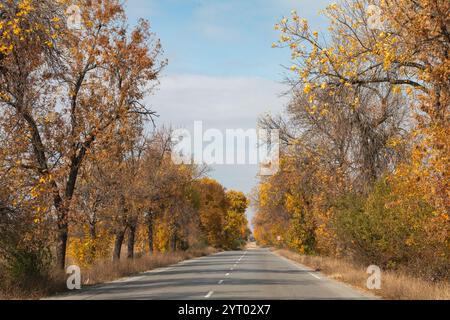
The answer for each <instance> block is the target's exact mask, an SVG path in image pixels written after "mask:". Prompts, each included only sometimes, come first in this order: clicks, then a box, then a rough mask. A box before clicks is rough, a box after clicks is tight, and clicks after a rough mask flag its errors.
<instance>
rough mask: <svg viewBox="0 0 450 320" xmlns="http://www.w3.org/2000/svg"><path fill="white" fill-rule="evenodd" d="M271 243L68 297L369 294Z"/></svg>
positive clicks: (337, 296)
mask: <svg viewBox="0 0 450 320" xmlns="http://www.w3.org/2000/svg"><path fill="white" fill-rule="evenodd" d="M370 298H371V297H370V296H367V295H364V294H363V293H361V292H359V291H357V290H355V289H353V288H350V287H349V286H347V285H344V284H341V283H338V282H336V281H333V280H329V279H327V278H325V277H324V276H323V275H321V274H320V273H317V272H314V271H311V270H309V269H307V268H305V267H303V266H301V265H298V264H297V263H295V262H292V261H290V260H287V259H285V258H282V257H280V256H278V255H276V254H274V253H272V252H270V251H269V250H268V249H259V248H258V249H249V250H246V251H230V252H221V253H218V254H215V255H212V256H208V257H202V258H197V259H193V260H188V261H185V262H181V263H179V264H177V265H174V266H171V267H168V268H162V269H158V270H153V271H150V272H145V273H142V274H140V275H138V276H136V277H131V278H124V279H121V280H118V281H115V282H111V283H107V284H104V285H99V286H95V287H90V288H89V287H88V288H86V289H84V290H80V291H77V292H76V293H72V294H68V295H65V296H60V297H58V298H57V299H67V300H73V299H75V300H79V299H82V300H85V299H86V300H110V299H114V300H130V299H131V300H142V299H164V300H166V299H167V300H184V299H193V300H202V299H235V300H242V299H256V300H259V299H370Z"/></svg>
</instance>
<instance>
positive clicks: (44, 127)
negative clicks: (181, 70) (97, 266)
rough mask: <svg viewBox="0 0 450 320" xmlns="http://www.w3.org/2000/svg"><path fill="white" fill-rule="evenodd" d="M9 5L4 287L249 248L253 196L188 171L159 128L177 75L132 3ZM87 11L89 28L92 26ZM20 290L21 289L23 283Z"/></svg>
mask: <svg viewBox="0 0 450 320" xmlns="http://www.w3.org/2000/svg"><path fill="white" fill-rule="evenodd" d="M69 5H71V2H70V1H65V0H63V1H52V0H5V1H2V2H1V4H0V141H1V144H0V279H1V281H2V283H4V282H6V281H7V280H8V279H9V280H10V281H11V282H12V283H15V284H17V285H19V284H20V283H21V281H22V282H26V281H27V280H29V279H32V278H33V277H34V276H38V277H39V276H43V275H45V274H46V273H47V272H49V271H48V270H49V269H50V268H51V267H53V266H56V267H57V268H59V269H63V268H64V267H65V265H66V264H67V262H68V261H71V262H72V261H73V262H76V263H80V264H83V265H90V264H92V263H94V262H95V261H96V260H98V259H101V258H112V259H113V261H118V260H119V259H120V258H121V256H122V255H123V254H122V252H121V251H122V247H123V245H124V244H126V247H127V251H126V252H127V256H128V258H130V259H131V258H134V256H135V255H136V253H139V254H140V255H142V254H144V253H145V254H151V253H152V252H153V251H159V252H167V251H175V250H187V249H188V248H192V247H198V246H214V247H221V248H236V247H239V246H240V245H242V242H243V241H244V240H245V239H246V237H247V235H248V230H247V221H246V218H245V210H246V208H247V206H248V200H247V199H246V197H245V196H244V194H242V193H240V192H236V191H226V190H225V189H224V188H223V187H222V186H221V185H220V184H219V183H218V182H216V181H214V180H211V179H209V178H206V177H205V168H200V167H196V166H187V165H174V164H173V163H172V161H171V157H170V153H171V148H172V147H173V143H172V141H171V139H170V137H171V132H170V130H165V129H161V130H153V132H151V133H149V132H148V130H147V128H148V125H149V123H150V124H151V123H152V122H153V121H154V120H155V117H156V116H157V114H156V112H155V110H154V109H153V108H151V107H150V106H148V105H147V104H146V101H147V100H146V98H147V97H149V96H150V95H151V94H152V93H153V92H154V90H155V88H156V86H157V85H158V79H159V76H160V74H161V71H162V70H163V68H164V67H165V66H166V65H167V61H166V60H165V59H164V58H163V57H162V56H163V51H162V48H161V44H160V41H159V39H158V38H157V37H156V35H155V34H154V33H153V32H152V31H151V28H150V24H149V22H148V21H146V20H140V21H139V22H138V23H137V25H136V26H134V27H131V26H130V25H129V23H128V21H127V17H126V14H125V11H124V7H123V5H122V4H120V3H119V2H118V1H114V0H103V1H88V0H86V1H84V0H83V1H77V8H78V9H79V16H77V17H75V18H79V19H80V22H81V24H80V26H81V27H78V28H71V27H70V25H68V18H73V16H72V15H73V14H74V12H73V10H69V11H68V8H69ZM78 9H77V12H76V13H77V14H78ZM9 280H8V281H9Z"/></svg>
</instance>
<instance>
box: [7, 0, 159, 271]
mask: <svg viewBox="0 0 450 320" xmlns="http://www.w3.org/2000/svg"><path fill="white" fill-rule="evenodd" d="M41 3H42V2H41V1H19V2H16V1H7V2H6V3H5V4H3V5H2V6H3V7H2V16H5V13H4V12H10V13H11V12H13V13H14V12H19V13H20V10H22V11H26V12H24V13H21V14H20V16H24V15H26V14H30V15H33V16H34V17H36V24H39V25H42V24H46V23H48V22H53V23H55V24H56V26H55V27H52V29H48V28H47V27H44V26H42V27H41V29H43V30H45V31H46V32H47V33H48V32H49V31H48V30H50V31H51V30H53V29H56V30H58V31H55V33H51V34H50V36H49V38H48V39H49V40H48V41H43V40H45V39H44V38H43V37H44V36H40V33H38V35H36V34H35V32H26V30H27V29H30V28H31V27H32V29H33V30H35V28H36V25H33V26H29V25H28V23H29V21H28V20H26V19H21V18H20V19H18V21H19V22H20V23H22V25H20V26H18V28H19V29H20V30H25V32H24V33H23V34H24V35H23V36H22V35H19V34H17V38H18V40H14V39H13V40H14V41H15V42H14V44H13V45H12V46H8V50H7V51H5V50H3V56H2V60H1V70H2V73H1V80H0V83H1V84H0V91H1V92H2V96H1V101H0V103H1V106H2V109H1V112H2V113H1V114H2V121H1V126H2V129H3V130H4V131H5V132H6V133H7V135H8V137H9V139H7V140H6V141H5V148H6V149H7V150H9V152H11V153H10V158H11V159H14V162H13V163H11V164H10V166H11V167H15V168H17V170H25V171H27V172H28V174H29V175H30V176H34V177H36V179H37V180H38V181H40V182H39V183H40V187H39V188H40V189H41V190H40V191H41V192H43V193H48V194H51V195H52V203H51V204H49V205H48V207H47V212H46V214H51V212H54V213H55V215H56V217H55V218H56V226H55V229H56V234H57V250H56V255H57V264H58V266H59V267H64V264H65V256H66V246H67V238H68V231H69V221H70V219H69V218H70V217H69V215H70V210H71V206H72V205H73V203H72V199H73V196H74V193H75V190H76V187H77V179H78V177H79V173H80V168H81V167H82V166H83V164H84V162H85V160H86V158H87V157H89V153H90V150H91V148H92V147H93V146H94V145H95V144H101V143H103V141H106V140H108V138H110V136H111V133H112V132H113V130H112V128H115V127H116V124H117V123H119V122H126V121H127V119H129V118H131V117H136V116H138V117H140V118H142V119H144V118H145V117H148V116H152V115H153V112H152V111H150V110H149V109H147V108H146V107H145V105H143V104H142V103H141V100H142V99H143V98H144V97H145V95H146V94H147V93H148V91H149V90H151V88H152V87H153V86H152V83H155V81H156V79H157V75H158V73H159V71H160V70H161V67H162V65H164V63H161V62H159V61H158V57H159V55H160V52H161V48H160V45H159V42H158V41H157V40H155V38H154V36H153V34H152V33H150V31H149V25H148V23H147V22H145V21H141V22H140V23H139V25H138V26H137V27H136V28H135V29H134V30H133V31H132V32H131V34H130V33H128V31H127V26H126V17H125V15H124V11H123V7H122V6H121V5H120V4H119V3H117V2H116V1H102V2H101V3H96V4H92V3H91V2H90V1H82V2H80V4H79V6H80V9H81V12H82V22H83V23H82V25H83V27H82V29H81V30H70V29H68V28H67V26H66V24H65V23H62V21H65V19H61V17H60V16H58V14H57V13H58V12H64V11H65V5H64V4H63V3H55V2H53V1H51V5H53V6H54V8H53V9H51V10H49V11H48V12H47V13H45V15H44V17H43V18H41V16H39V13H40V12H41V11H42V12H44V9H45V8H46V7H43V5H42V4H41ZM48 4H49V5H50V2H49V3H48ZM16 7H17V8H19V10H17V9H16ZM47 15H51V17H50V18H49V19H47V18H46V16H47ZM7 19H8V16H7ZM11 19H15V18H14V17H12V18H11ZM38 30H40V29H39V28H38ZM12 34H16V33H15V31H14V30H12ZM43 34H44V35H45V34H46V33H43ZM58 35H59V36H58ZM62 35H63V36H62ZM6 38H7V39H6V40H8V39H9V38H8V37H6ZM25 40H27V41H25ZM9 48H10V50H9ZM19 159H20V160H19ZM31 196H32V197H33V196H36V195H33V194H32V195H31Z"/></svg>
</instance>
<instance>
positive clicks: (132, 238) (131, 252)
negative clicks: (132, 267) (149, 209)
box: [127, 224, 136, 259]
mask: <svg viewBox="0 0 450 320" xmlns="http://www.w3.org/2000/svg"><path fill="white" fill-rule="evenodd" d="M135 239H136V224H132V225H130V231H129V233H128V252H127V255H128V259H133V258H134V243H135Z"/></svg>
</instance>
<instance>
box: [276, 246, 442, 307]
mask: <svg viewBox="0 0 450 320" xmlns="http://www.w3.org/2000/svg"><path fill="white" fill-rule="evenodd" d="M274 252H275V253H277V254H279V255H281V256H283V257H285V258H288V259H290V260H293V261H296V262H299V263H301V264H303V265H305V266H307V267H309V268H311V269H314V270H316V271H320V272H322V273H323V274H325V275H327V276H328V277H329V278H331V279H335V280H338V281H341V282H344V283H347V284H350V285H352V286H354V287H357V288H359V289H362V290H364V291H367V292H370V293H371V294H375V295H377V296H379V297H382V298H384V299H390V300H450V284H449V283H448V282H429V281H425V280H422V279H418V278H414V277H412V276H410V275H406V274H402V273H399V272H394V271H382V274H381V289H380V290H368V289H367V287H366V281H367V278H368V277H369V275H368V274H367V273H366V268H365V267H363V266H358V265H356V264H354V263H352V262H350V261H346V260H343V259H336V258H330V257H318V256H305V255H301V254H298V253H295V252H292V251H289V250H285V249H279V250H274Z"/></svg>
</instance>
